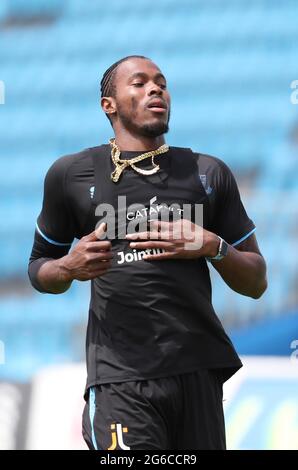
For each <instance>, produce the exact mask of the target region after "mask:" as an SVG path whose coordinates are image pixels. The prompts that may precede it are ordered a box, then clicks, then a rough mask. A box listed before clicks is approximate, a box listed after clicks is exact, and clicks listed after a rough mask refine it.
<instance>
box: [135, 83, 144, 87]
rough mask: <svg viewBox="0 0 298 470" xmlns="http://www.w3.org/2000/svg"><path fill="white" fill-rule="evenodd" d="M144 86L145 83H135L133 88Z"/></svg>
mask: <svg viewBox="0 0 298 470" xmlns="http://www.w3.org/2000/svg"><path fill="white" fill-rule="evenodd" d="M143 85H144V83H142V82H136V83H133V86H137V87H141V86H143Z"/></svg>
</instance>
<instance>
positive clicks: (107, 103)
mask: <svg viewBox="0 0 298 470" xmlns="http://www.w3.org/2000/svg"><path fill="white" fill-rule="evenodd" d="M101 107H102V110H103V112H104V113H106V114H108V115H109V116H110V117H112V114H115V113H116V110H117V107H116V102H115V99H114V98H112V97H111V96H109V97H104V98H101Z"/></svg>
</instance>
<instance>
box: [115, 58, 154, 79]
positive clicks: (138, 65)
mask: <svg viewBox="0 0 298 470" xmlns="http://www.w3.org/2000/svg"><path fill="white" fill-rule="evenodd" d="M136 73H142V74H146V75H148V76H154V75H156V74H158V73H162V72H161V70H160V69H159V67H157V65H155V64H154V63H153V62H151V60H148V59H139V58H132V59H128V60H126V61H125V62H122V63H121V64H120V65H119V66H118V67H117V70H116V81H117V83H121V82H122V83H123V82H126V81H127V80H129V78H130V77H132V76H133V75H134V74H136Z"/></svg>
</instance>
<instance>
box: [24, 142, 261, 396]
mask: <svg viewBox="0 0 298 470" xmlns="http://www.w3.org/2000/svg"><path fill="white" fill-rule="evenodd" d="M138 154H139V152H122V154H121V158H131V157H134V156H136V155H138ZM155 162H156V163H158V164H159V165H160V170H159V172H158V173H156V174H155V175H151V176H142V175H140V174H137V173H136V172H135V171H134V170H133V169H131V168H127V169H126V170H124V173H123V174H122V176H121V177H120V180H119V182H118V183H116V184H115V183H113V182H112V181H111V179H110V173H111V172H112V171H113V169H114V167H113V164H112V162H111V158H110V147H109V146H108V145H104V146H100V147H94V148H90V149H86V150H84V151H82V152H80V153H77V154H74V155H68V156H65V157H62V158H60V159H58V160H57V161H56V162H55V163H54V164H53V165H52V167H51V168H50V169H49V171H48V173H47V175H46V179H45V188H44V200H43V207H42V211H41V213H40V215H39V217H38V220H37V228H36V233H35V240H34V246H33V250H32V254H31V258H30V266H29V275H30V278H31V281H32V283H33V285H34V287H35V288H37V289H38V290H42V289H41V288H40V286H39V285H38V283H37V281H36V272H37V270H38V269H39V267H40V266H41V264H42V263H43V262H45V260H46V259H48V258H59V257H61V256H64V255H65V254H66V253H67V252H68V251H69V249H70V246H71V243H72V241H73V239H74V238H78V239H79V238H81V237H82V236H84V235H87V234H88V233H90V232H91V231H92V230H94V228H95V224H96V223H97V222H98V220H99V218H98V217H96V216H95V207H96V206H97V204H99V203H101V202H105V203H110V204H112V205H113V206H114V208H115V210H116V217H117V216H119V214H118V213H117V197H118V196H122V198H123V197H124V196H125V197H126V204H127V206H130V207H129V209H128V210H127V212H125V218H124V226H125V224H127V223H129V222H130V221H131V220H136V219H137V218H141V217H143V216H150V217H151V216H152V214H153V215H154V214H155V215H156V214H157V213H158V212H159V210H160V208H162V209H163V210H164V208H165V207H169V206H170V205H171V204H172V203H177V204H179V207H182V205H183V204H186V203H187V204H192V205H193V204H196V203H197V204H203V208H204V228H206V229H208V230H210V231H212V232H214V233H216V234H218V235H220V236H221V237H222V238H224V239H225V240H226V241H227V242H228V243H230V244H232V245H234V246H236V245H237V244H238V243H240V242H241V241H243V240H244V239H245V238H247V237H248V236H250V235H251V234H252V233H253V231H254V230H255V226H254V224H253V222H252V221H251V220H250V219H249V218H248V216H247V214H246V212H245V209H244V207H243V205H242V202H241V199H240V195H239V191H238V188H237V184H236V181H235V179H234V177H233V175H232V173H231V171H230V170H229V168H228V167H227V166H226V165H225V164H224V163H223V162H222V161H221V160H219V159H217V158H214V157H211V156H209V155H203V154H199V153H193V152H192V151H191V150H189V149H182V148H177V147H170V150H169V152H167V153H166V154H163V155H160V156H158V157H156V158H155ZM146 165H147V163H146V161H143V162H141V163H139V164H138V165H137V166H139V167H144V168H147V166H146ZM94 169H95V170H96V171H94ZM140 204H142V205H143V209H140V207H141V206H140ZM180 213H181V211H180ZM122 221H123V213H122ZM122 228H123V224H122ZM120 231H121V230H120ZM110 239H111V241H112V250H113V253H114V258H113V261H112V267H111V269H110V270H109V271H108V272H107V273H106V274H104V275H103V276H101V277H100V278H96V279H95V280H93V281H91V283H92V289H91V302H90V309H89V322H88V330H87V342H86V353H87V369H88V380H87V388H88V387H90V386H92V385H95V384H100V383H110V382H121V381H128V380H138V379H146V378H157V377H162V376H168V375H174V374H175V375H176V374H181V373H186V372H191V371H194V370H197V369H199V368H202V367H210V368H221V369H223V370H224V378H225V379H227V378H228V377H229V376H231V375H232V374H233V373H234V372H235V371H236V370H237V369H238V368H239V367H241V362H240V359H239V358H238V356H237V354H236V352H235V350H234V348H233V346H232V344H231V341H230V340H229V338H228V337H227V335H226V333H225V332H224V329H223V327H222V325H221V323H220V321H219V319H218V317H217V316H216V314H215V312H214V309H213V307H212V303H211V284H210V277H209V270H208V266H207V263H206V261H205V259H204V258H198V259H176V260H175V259H172V260H160V261H156V260H154V261H145V260H143V259H142V254H143V253H144V252H143V251H142V250H135V249H134V250H133V249H131V248H130V247H129V242H128V241H126V240H125V239H121V238H120V237H119V233H118V232H117V231H116V235H115V237H110Z"/></svg>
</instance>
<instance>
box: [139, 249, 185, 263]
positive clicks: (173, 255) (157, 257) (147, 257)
mask: <svg viewBox="0 0 298 470" xmlns="http://www.w3.org/2000/svg"><path fill="white" fill-rule="evenodd" d="M178 256H179V255H178V253H171V252H168V251H167V252H165V253H159V254H156V255H144V256H143V260H145V261H154V260H163V259H173V258H177V257H178Z"/></svg>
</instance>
